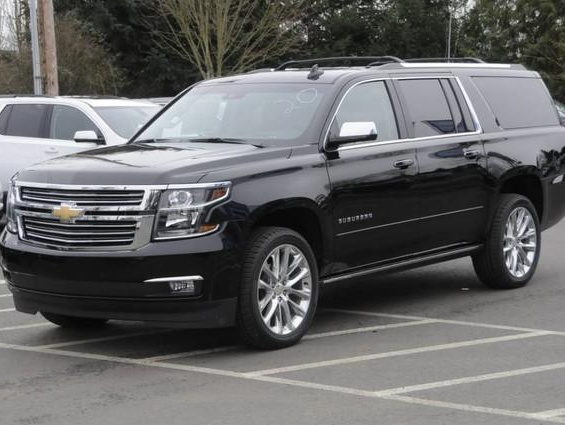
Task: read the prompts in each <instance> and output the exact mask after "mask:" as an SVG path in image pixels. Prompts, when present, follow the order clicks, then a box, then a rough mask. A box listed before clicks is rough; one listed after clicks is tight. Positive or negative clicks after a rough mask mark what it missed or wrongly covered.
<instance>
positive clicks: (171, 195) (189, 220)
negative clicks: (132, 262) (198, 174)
mask: <svg viewBox="0 0 565 425" xmlns="http://www.w3.org/2000/svg"><path fill="white" fill-rule="evenodd" d="M230 187H231V183H229V182H224V183H210V184H195V185H187V186H186V187H181V188H175V189H169V190H165V191H164V192H163V193H161V198H160V200H159V211H158V212H157V219H156V222H155V230H154V232H153V238H154V239H156V240H159V239H175V238H185V237H190V236H198V235H201V234H205V233H210V232H213V231H214V230H216V229H217V228H218V227H219V224H218V223H208V222H207V221H206V220H207V219H208V218H209V217H208V216H209V212H210V211H211V209H212V208H213V207H214V206H216V205H218V204H220V203H221V202H222V201H224V200H225V199H227V198H228V197H229V192H230Z"/></svg>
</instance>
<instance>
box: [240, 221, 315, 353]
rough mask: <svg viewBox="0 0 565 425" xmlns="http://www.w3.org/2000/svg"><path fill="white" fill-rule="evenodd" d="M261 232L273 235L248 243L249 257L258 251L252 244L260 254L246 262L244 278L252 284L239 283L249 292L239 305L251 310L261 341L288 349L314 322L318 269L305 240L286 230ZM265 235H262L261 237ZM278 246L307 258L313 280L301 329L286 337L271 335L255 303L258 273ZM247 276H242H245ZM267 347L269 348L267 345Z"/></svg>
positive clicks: (272, 229)
mask: <svg viewBox="0 0 565 425" xmlns="http://www.w3.org/2000/svg"><path fill="white" fill-rule="evenodd" d="M263 232H272V236H271V237H269V238H268V241H267V242H266V243H265V241H261V240H260V239H261V238H254V241H253V242H252V243H251V246H250V248H251V249H250V250H248V253H249V252H250V251H251V250H252V249H253V248H255V249H256V248H257V247H256V246H253V245H254V243H255V244H257V243H259V244H261V254H260V255H255V256H254V258H246V264H245V265H244V267H250V268H251V273H250V274H247V276H251V281H250V282H249V281H247V282H242V285H250V286H251V288H250V290H249V291H248V293H246V294H245V295H244V296H246V297H247V298H248V299H241V300H240V302H245V303H249V304H248V306H249V307H250V308H251V312H252V316H253V321H254V322H255V326H256V330H257V332H258V334H259V336H260V338H261V339H264V340H267V341H268V340H271V341H272V343H273V345H277V346H278V345H280V346H287V345H292V344H294V343H295V342H297V341H298V340H300V338H302V336H303V335H304V334H305V333H306V331H307V330H308V328H309V327H310V324H311V323H312V319H313V318H314V314H315V311H316V306H317V301H318V287H319V283H318V269H317V263H316V258H315V256H314V254H313V252H312V249H311V248H310V246H309V244H308V243H307V242H306V240H305V239H304V238H303V237H302V236H301V235H300V234H298V233H296V232H294V231H292V230H290V229H285V228H273V227H271V228H265V229H264V230H263ZM263 234H264V233H263ZM280 245H293V246H295V247H296V248H298V249H299V250H300V251H301V252H302V254H303V255H304V256H305V257H306V261H308V265H309V267H310V273H311V278H312V288H311V299H310V306H309V309H308V312H307V314H306V317H305V318H304V320H303V321H302V323H301V324H300V326H299V327H298V328H297V329H296V330H295V331H293V332H291V333H290V334H288V335H277V334H275V333H273V332H272V331H271V330H270V329H269V328H268V327H267V325H266V324H265V323H264V322H263V318H262V317H261V313H260V311H259V306H258V303H257V301H256V297H257V286H258V283H259V282H258V281H259V274H260V272H261V268H262V266H263V263H264V261H265V260H266V258H267V256H268V255H269V254H270V253H271V252H272V251H273V250H274V249H275V248H276V247H277V246H280ZM245 275H246V273H245V272H244V276H245ZM267 345H269V344H267Z"/></svg>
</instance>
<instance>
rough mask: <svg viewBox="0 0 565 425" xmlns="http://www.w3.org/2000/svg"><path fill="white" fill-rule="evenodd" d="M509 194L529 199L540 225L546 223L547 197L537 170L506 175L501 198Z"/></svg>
mask: <svg viewBox="0 0 565 425" xmlns="http://www.w3.org/2000/svg"><path fill="white" fill-rule="evenodd" d="M507 193H516V194H518V195H522V196H524V197H526V198H528V199H529V200H530V202H531V203H532V204H533V205H534V207H535V209H536V212H537V214H538V217H539V220H540V223H543V222H544V214H545V213H546V205H545V195H544V190H543V184H542V179H541V177H540V175H539V171H538V170H537V169H536V168H534V167H531V168H524V169H520V170H514V171H512V172H509V173H507V174H506V175H504V176H503V177H502V178H501V181H500V185H499V189H498V194H499V196H500V195H501V194H507ZM542 225H543V224H542Z"/></svg>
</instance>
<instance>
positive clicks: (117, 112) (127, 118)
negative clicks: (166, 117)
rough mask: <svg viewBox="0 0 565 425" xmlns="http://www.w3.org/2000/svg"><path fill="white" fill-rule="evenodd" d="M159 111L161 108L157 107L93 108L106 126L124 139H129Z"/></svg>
mask: <svg viewBox="0 0 565 425" xmlns="http://www.w3.org/2000/svg"><path fill="white" fill-rule="evenodd" d="M160 109H161V107H160V106H157V105H147V106H103V107H102V106H101V107H97V108H94V110H95V111H96V112H97V113H98V115H100V116H101V117H102V119H103V120H104V121H105V122H106V124H108V126H109V127H110V128H111V129H112V130H113V131H114V132H115V133H116V134H117V135H118V136H120V137H123V138H124V139H130V138H131V137H132V136H133V135H134V134H135V133H136V132H137V130H139V129H140V128H141V127H142V126H143V124H145V123H146V122H147V121H149V119H150V118H151V117H152V116H153V115H155V114H156V113H157V112H158V111H159V110H160Z"/></svg>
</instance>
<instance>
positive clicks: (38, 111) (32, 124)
mask: <svg viewBox="0 0 565 425" xmlns="http://www.w3.org/2000/svg"><path fill="white" fill-rule="evenodd" d="M48 109H49V106H48V105H12V111H11V113H10V117H9V119H8V123H7V125H6V128H5V134H6V135H7V136H21V137H43V136H44V133H43V128H44V124H45V114H46V112H47V110H48Z"/></svg>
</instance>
